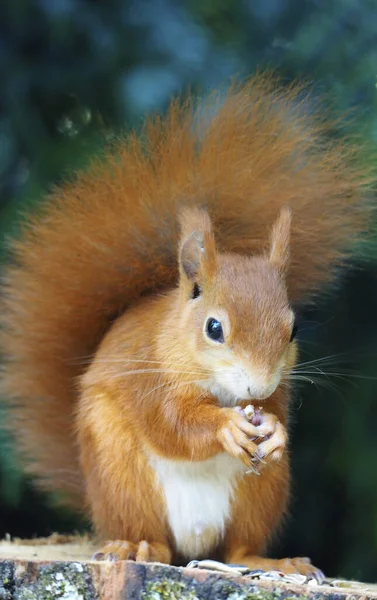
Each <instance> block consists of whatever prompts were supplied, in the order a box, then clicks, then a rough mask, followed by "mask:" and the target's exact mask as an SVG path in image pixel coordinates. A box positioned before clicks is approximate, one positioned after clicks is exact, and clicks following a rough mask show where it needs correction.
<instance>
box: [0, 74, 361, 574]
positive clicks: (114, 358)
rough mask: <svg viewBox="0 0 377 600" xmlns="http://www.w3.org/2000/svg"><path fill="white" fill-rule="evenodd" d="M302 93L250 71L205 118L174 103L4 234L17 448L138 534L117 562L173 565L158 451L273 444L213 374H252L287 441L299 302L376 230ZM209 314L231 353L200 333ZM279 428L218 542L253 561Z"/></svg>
mask: <svg viewBox="0 0 377 600" xmlns="http://www.w3.org/2000/svg"><path fill="white" fill-rule="evenodd" d="M300 93H301V91H300V90H296V89H294V88H291V89H289V90H283V89H280V88H279V87H278V86H277V84H274V83H273V82H271V81H270V80H269V79H268V78H263V77H257V78H255V79H254V80H252V81H251V82H250V83H249V84H247V85H246V86H240V87H238V88H237V87H234V88H232V89H231V90H230V92H229V93H228V95H227V97H226V98H223V99H222V101H221V102H217V101H216V100H215V99H212V100H210V101H209V102H208V103H207V112H206V111H205V110H204V111H201V112H200V113H199V112H197V111H196V110H195V107H194V104H193V103H190V102H188V103H187V104H186V105H185V106H183V107H181V106H179V105H178V103H172V106H171V108H170V110H169V112H168V115H167V116H166V117H165V118H163V119H155V120H150V121H148V122H147V124H146V126H145V131H144V134H143V135H142V136H141V137H140V139H137V138H136V137H132V136H131V137H130V139H129V140H122V141H121V142H120V143H119V144H118V145H117V147H116V148H115V151H114V152H111V153H109V154H108V156H107V157H106V159H105V160H102V161H96V162H95V163H94V164H93V165H92V167H91V168H90V169H89V170H88V171H87V172H86V173H82V174H81V175H79V176H78V177H77V179H76V180H75V181H73V182H68V183H66V184H65V185H63V186H62V187H61V188H59V189H57V190H55V191H54V192H53V193H52V194H51V197H50V201H49V202H48V203H47V204H46V205H45V206H44V207H43V208H42V209H41V211H40V213H39V214H38V215H37V216H36V217H35V218H33V219H32V220H30V222H29V223H27V224H26V225H25V227H24V232H23V237H22V239H21V241H14V242H13V243H12V249H13V253H14V257H15V260H14V262H13V264H11V265H10V266H9V267H8V268H7V271H6V273H5V278H4V286H3V290H4V298H3V301H2V323H3V332H2V339H1V344H2V348H3V350H4V353H5V357H6V358H7V359H8V360H7V363H6V366H5V370H4V374H3V392H4V394H5V395H6V396H8V397H9V398H10V399H11V403H10V415H11V419H12V427H13V428H14V432H15V435H16V437H17V441H18V444H19V447H20V450H21V452H22V454H23V455H24V456H25V457H26V458H27V464H28V469H29V471H30V472H31V473H32V474H33V475H34V476H35V477H36V479H37V480H38V481H39V483H40V484H41V485H43V486H44V487H46V488H48V489H50V490H61V491H63V492H64V493H65V494H66V495H67V501H70V502H72V503H73V504H74V505H75V506H77V507H83V506H84V505H86V506H87V507H88V509H89V511H90V514H91V516H92V520H93V522H94V525H95V527H96V530H97V532H98V533H99V534H100V535H101V536H102V537H104V538H110V539H123V540H127V542H129V544H131V545H129V546H127V545H126V546H125V547H124V548H125V549H124V552H125V554H127V553H128V552H131V554H132V552H135V553H138V552H139V554H140V556H145V555H146V552H147V551H146V550H145V548H144V547H143V548H144V550H143V551H141V550H139V551H137V550H136V548H137V547H138V546H137V544H139V542H141V541H142V540H144V539H145V540H146V541H147V542H148V543H150V544H152V545H151V546H150V550H148V552H149V553H150V555H151V556H154V557H155V558H156V557H157V558H158V557H160V558H161V557H163V559H164V560H168V559H169V560H170V558H171V555H173V556H175V557H176V558H177V556H178V555H179V550H178V549H177V547H176V542H175V541H174V539H173V534H172V531H171V528H170V526H169V524H168V522H167V516H166V510H165V509H166V507H165V501H164V497H163V493H162V488H161V486H159V485H158V484H157V483H156V480H155V474H154V472H153V468H152V467H151V464H150V461H149V458H148V457H149V454H150V453H153V455H155V456H156V457H160V458H161V459H163V458H168V459H173V460H176V461H183V460H186V461H194V462H195V461H198V462H200V461H205V460H208V459H210V458H211V457H214V456H217V455H219V453H222V452H224V451H226V452H227V453H229V454H231V455H232V456H234V457H237V458H238V459H240V460H241V461H243V462H245V463H246V464H250V457H251V456H252V455H253V454H254V453H255V452H256V451H258V448H267V446H263V444H266V443H267V442H263V441H262V442H261V441H260V440H254V441H252V440H250V436H251V430H252V428H253V426H252V425H251V424H250V423H247V421H246V419H245V418H244V417H241V416H240V415H238V414H236V413H235V411H234V410H233V408H231V407H230V406H223V407H221V406H219V402H220V401H219V399H218V397H217V396H216V394H217V392H214V391H213V390H214V389H215V388H213V386H212V384H211V385H209V383H208V381H209V377H210V375H209V374H211V377H212V376H213V373H214V372H215V371H216V369H217V370H219V369H220V370H221V371H222V372H224V373H226V372H227V369H229V364H231V365H233V362H232V361H235V364H236V363H237V368H238V370H239V373H241V371H242V372H243V371H245V372H247V377H249V379H250V381H251V383H252V385H253V386H255V389H254V387H253V388H252V389H253V394H254V395H253V396H252V397H253V398H257V397H260V398H261V401H263V402H264V407H265V408H264V411H265V414H266V415H270V416H271V419H272V417H273V419H272V420H270V421H269V422H270V423H274V425H273V427H274V428H275V427H276V423H280V425H279V427H280V429H279V431H280V438H281V439H284V440H285V435H286V434H285V429H284V428H285V426H286V421H287V406H288V395H289V394H288V391H287V388H282V387H281V386H280V385H278V383H276V382H278V379H279V378H281V377H283V378H284V369H285V370H287V369H289V368H290V367H291V366H292V365H293V364H294V361H295V355H296V349H295V344H290V343H289V338H290V333H291V330H292V322H293V321H292V319H293V315H292V311H291V308H290V303H297V302H299V301H304V300H306V299H307V298H309V297H310V295H311V294H313V293H314V292H316V291H317V290H319V289H321V288H322V286H323V285H324V284H325V283H327V282H329V281H331V280H332V279H333V276H334V273H335V271H334V270H335V269H336V268H337V267H338V266H339V265H341V264H343V262H344V259H345V258H346V257H347V255H348V252H349V249H350V241H355V240H358V239H359V238H360V236H361V234H362V233H363V231H364V229H365V228H366V225H367V222H368V217H369V208H368V206H367V203H366V202H365V201H364V196H365V191H364V187H365V183H366V181H367V179H368V174H367V172H366V171H365V170H362V169H360V168H359V167H358V166H357V161H356V157H354V156H353V153H352V151H351V150H350V149H349V148H350V147H349V146H348V145H347V144H345V143H343V142H337V143H328V142H325V141H324V139H323V133H324V132H325V131H326V127H327V124H326V123H323V122H322V120H321V117H320V116H312V115H311V116H307V115H305V114H304V112H303V110H302V107H301V106H300V103H299V96H300ZM205 115H207V116H205ZM285 206H287V207H289V208H290V212H289V211H287V210H285V211H284V210H283V211H282V209H283V208H284V207H285ZM183 207H186V210H184V211H183V212H182V208H183ZM203 207H204V208H205V210H202V208H203ZM281 211H282V212H281ZM280 212H281V216H280V218H279V220H278V221H276V218H277V217H278V215H279V213H280ZM290 214H291V215H292V224H290ZM275 221H276V222H275ZM274 222H275V226H274V228H273V231H272V234H271V238H270V248H268V235H269V232H270V228H271V226H272V224H273V223H274ZM212 224H213V227H214V231H215V235H214V234H213V232H212ZM180 230H181V232H182V235H181V240H180V242H179V232H180ZM216 245H217V249H216ZM178 248H179V252H178V260H177V249H178ZM250 256H251V257H252V258H250ZM178 277H180V285H179V286H178V287H177V288H176V287H175V286H176V282H177V279H178ZM193 284H196V285H197V286H198V289H200V293H201V296H200V298H199V301H197V300H195V299H190V294H192V290H193ZM161 294H162V295H161ZM141 296H148V298H143V299H141ZM120 315H121V316H120ZM118 317H119V318H118ZM208 317H215V318H216V319H217V320H219V321H221V323H222V324H223V328H224V335H225V337H226V343H225V344H224V347H221V348H220V347H219V346H218V345H216V344H217V342H213V341H210V340H208V336H207V338H206V337H205V335H206V334H205V332H204V331H203V327H204V323H205V322H206V319H207V318H208ZM114 319H115V323H114V324H112V321H113V320H114ZM106 332H107V333H106ZM137 361H138V362H137ZM88 365H89V368H87V367H88ZM141 370H143V372H141ZM138 371H139V372H138ZM216 372H217V371H216ZM80 377H81V379H80V380H79V378H80ZM198 377H199V379H200V378H202V379H204V380H206V383H205V385H204V384H203V385H202V384H200V383H199V384H198V381H197V379H198ZM232 377H234V374H232V373H228V379H229V381H230V383H229V381H228V383H227V384H226V385H228V387H229V386H232V385H233V384H234V380H232ZM240 377H241V376H240ZM207 379H208V381H207ZM241 379H242V377H241ZM211 381H212V380H211ZM232 381H233V383H232ZM275 383H276V385H278V387H277V389H276V391H273V390H274V389H275V388H274V386H275ZM207 384H208V385H207ZM213 385H215V384H213ZM216 385H217V383H216ZM221 385H222V384H221ZM221 385H220V387H221ZM224 385H225V384H224ZM234 385H235V384H234ZM237 385H238V384H237ZM239 385H240V386H241V385H246V384H245V382H243V383H242V381H241V380H240V383H239ZM203 386H204V387H203ZM206 386H207V387H206ZM211 386H212V387H211ZM225 387H226V386H225ZM216 389H217V388H216ZM224 389H225V388H224ZM248 389H251V388H250V387H248ZM267 392H268V393H267ZM219 393H220V392H219ZM224 393H225V392H224ZM245 393H246V392H245ZM221 394H222V392H221V393H220V396H221ZM266 394H267V395H268V396H269V398H268V399H266V400H263V398H265V396H266ZM224 397H226V394H225V396H224ZM224 402H225V404H226V402H227V401H226V400H224ZM249 402H250V400H247V398H245V397H241V398H240V399H239V402H238V403H239V404H240V405H242V406H245V405H246V404H248V403H249ZM266 423H267V421H266ZM262 427H263V425H262ZM259 431H261V430H260V429H259ZM271 433H274V436H273V437H272V438H271V439H272V440H273V442H271V443H270V446H271V448H270V450H268V452H267V450H266V452H267V456H266V460H267V462H268V463H269V464H267V465H266V466H265V467H264V469H263V472H262V475H261V476H260V477H257V476H254V477H253V476H245V477H243V478H241V479H237V484H235V485H236V491H235V493H234V500H233V501H232V506H231V515H230V517H229V520H228V521H227V524H226V528H225V532H224V535H223V537H222V538H221V540H217V541H216V543H215V542H213V543H212V542H211V544H210V545H211V553H212V554H213V555H216V556H221V557H222V558H226V559H228V560H230V559H231V560H235V559H236V558H237V561H240V560H241V558H242V562H246V563H247V562H248V563H249V564H250V565H253V567H254V566H255V564H256V563H255V555H257V554H260V553H262V552H263V551H264V550H265V545H266V541H267V540H268V538H269V536H270V534H271V532H272V531H273V530H274V529H275V526H276V525H277V524H278V522H279V521H280V518H281V516H282V515H283V513H284V511H285V508H286V502H287V497H288V489H289V469H288V458H287V454H286V451H285V448H284V444H285V441H284V442H281V445H280V446H279V445H278V437H279V436H278V434H277V429H271ZM280 438H279V439H280ZM275 440H276V447H275V446H274V444H275ZM274 458H275V459H276V460H274ZM277 458H279V459H280V460H277ZM82 474H84V480H83V477H82ZM250 499H251V501H250ZM212 533H213V532H212ZM212 533H211V532H210V531H208V532H207V533H206V534H205V535H208V536H211V535H212ZM215 538H216V536H215V537H214V538H213V539H214V540H215ZM208 539H209V538H208ZM211 539H212V538H211ZM216 539H217V538H216ZM208 543H209V542H208ZM130 548H132V549H133V550H132V551H131V550H130ZM148 552H147V553H148ZM305 564H306V563H305ZM289 568H293V567H292V565H291V564H290V565H288V566H287V569H288V570H289ZM305 568H309V567H303V570H304V571H305ZM310 568H312V567H310Z"/></svg>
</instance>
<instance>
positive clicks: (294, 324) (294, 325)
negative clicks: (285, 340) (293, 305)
mask: <svg viewBox="0 0 377 600" xmlns="http://www.w3.org/2000/svg"><path fill="white" fill-rule="evenodd" d="M297 330H298V327H297V323H296V321H295V322H294V323H293V327H292V333H291V339H290V340H289V343H291V342H293V340H294V339H295V337H296V335H297Z"/></svg>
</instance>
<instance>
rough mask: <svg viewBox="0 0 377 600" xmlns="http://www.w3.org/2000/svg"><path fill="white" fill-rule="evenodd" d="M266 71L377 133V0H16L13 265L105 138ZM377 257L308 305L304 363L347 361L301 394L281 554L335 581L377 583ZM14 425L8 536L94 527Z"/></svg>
mask: <svg viewBox="0 0 377 600" xmlns="http://www.w3.org/2000/svg"><path fill="white" fill-rule="evenodd" d="M264 67H269V68H271V67H272V68H274V69H276V70H278V72H279V73H280V74H281V75H282V77H283V79H284V81H286V82H287V83H288V82H289V81H290V80H292V79H293V78H296V77H305V79H306V80H309V81H310V82H312V84H313V87H314V93H316V94H317V93H328V92H329V93H330V94H331V97H332V99H333V101H334V105H335V108H336V110H337V111H339V112H341V111H344V110H347V109H349V108H352V109H353V115H354V116H353V127H355V122H356V123H357V130H358V133H359V134H360V136H361V137H364V138H365V139H368V141H371V142H372V143H374V144H376V137H377V113H376V106H377V89H376V81H377V2H376V0H337V1H335V0H334V1H332V0H248V1H246V0H245V1H242V0H233V1H232V0H191V1H187V2H179V1H178V0H149V1H147V0H133V1H129V0H106V1H102V2H100V1H96V0H91V1H90V0H29V1H26V0H3V1H2V2H1V4H0V78H1V79H0V81H1V87H0V228H1V233H2V239H3V242H2V245H1V248H2V258H3V260H5V258H6V240H7V237H8V236H9V235H10V234H11V233H13V232H14V231H16V230H17V219H18V215H19V213H20V211H22V210H24V209H25V208H29V207H32V206H33V205H34V204H36V203H37V202H38V201H39V200H40V199H41V198H42V197H43V195H44V193H45V192H46V190H48V189H49V188H50V186H51V185H52V184H54V183H57V182H59V180H61V178H63V177H64V176H65V174H67V173H68V172H70V171H71V170H72V169H75V168H77V167H81V166H83V165H85V163H86V161H87V160H88V159H89V158H90V156H92V155H93V153H95V152H97V150H98V149H99V148H100V147H101V145H102V144H103V142H104V140H106V139H108V138H110V137H111V136H112V135H114V133H115V134H117V133H119V132H120V131H122V130H124V129H128V128H129V127H136V128H137V127H139V125H140V123H141V122H142V119H143V117H144V116H145V114H146V113H148V112H150V111H152V110H154V109H156V108H157V109H160V110H164V109H165V107H166V104H167V102H168V101H169V99H170V98H171V96H172V95H174V94H177V93H180V92H182V91H184V90H185V89H186V87H187V86H188V85H189V84H190V86H191V89H193V90H201V93H204V92H205V91H206V90H208V89H212V88H214V87H217V86H219V85H222V84H224V83H226V82H227V81H228V80H229V78H230V77H231V76H234V75H236V76H239V77H241V76H242V77H244V76H246V75H248V74H251V73H254V72H255V70H256V69H261V68H264ZM368 254H369V256H368V258H369V261H368V264H367V266H366V268H364V269H363V270H356V271H355V272H354V273H352V274H351V275H349V276H348V278H347V279H345V280H344V282H343V283H342V285H341V286H340V287H339V289H338V291H337V293H336V294H335V295H333V296H332V297H331V298H330V299H327V300H326V301H323V302H322V303H321V304H319V305H318V306H316V307H314V308H313V309H311V310H310V311H306V313H304V314H303V315H302V316H303V325H302V327H301V333H300V338H301V341H302V356H303V360H308V359H313V358H318V357H323V356H333V355H335V357H334V358H333V359H329V361H328V362H327V363H326V364H327V366H325V367H324V370H325V371H326V374H324V375H321V373H318V375H317V376H316V381H315V383H314V384H306V385H305V386H302V387H301V388H300V389H298V390H297V394H296V398H295V400H294V402H293V407H292V409H293V410H292V413H293V423H294V428H293V432H292V459H293V470H294V481H295V483H294V490H293V495H292V516H291V518H290V519H289V520H288V522H287V524H286V527H285V529H284V532H283V534H282V535H281V536H280V538H279V541H278V542H277V543H276V545H275V548H274V552H275V553H278V554H279V555H283V554H290V555H310V556H311V557H312V559H313V561H314V562H315V563H316V564H317V565H318V566H320V567H321V568H322V569H324V570H326V571H327V572H328V573H329V574H331V575H334V576H335V575H343V576H348V577H354V578H363V579H366V580H377V560H376V556H377V435H376V418H375V413H376V411H377V402H376V399H377V398H376V397H377V380H376V378H375V377H376V365H377V354H376V351H377V316H376V298H377V280H376V270H377V262H376V259H377V256H376V252H375V251H374V250H373V246H372V245H371V247H370V250H369V251H368ZM330 372H331V373H333V375H329V374H328V373H330ZM20 376H22V374H20ZM0 407H1V405H0ZM0 410H1V408H0ZM2 416H3V415H2V414H1V415H0V417H2ZM0 436H1V437H0V452H1V455H0V536H2V535H4V534H5V533H6V532H9V533H11V534H12V535H19V536H32V535H46V534H49V533H50V532H52V531H56V530H57V531H62V532H68V531H71V530H72V529H73V528H76V527H79V523H78V521H77V519H74V518H73V517H72V516H71V515H69V514H68V513H67V512H62V511H57V510H54V509H53V508H52V507H51V506H50V505H49V502H48V499H47V498H45V497H42V496H40V495H38V494H37V493H36V492H35V491H33V490H32V487H31V486H30V484H29V483H28V482H26V481H25V479H24V478H23V476H22V475H21V473H20V471H19V469H18V468H17V466H16V463H15V460H14V458H13V456H12V452H11V449H10V444H9V440H7V439H6V436H5V434H4V433H1V434H0Z"/></svg>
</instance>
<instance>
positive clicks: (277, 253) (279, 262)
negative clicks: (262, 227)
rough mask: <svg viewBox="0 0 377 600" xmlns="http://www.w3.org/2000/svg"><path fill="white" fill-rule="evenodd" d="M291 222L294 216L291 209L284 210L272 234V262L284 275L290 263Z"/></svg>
mask: <svg viewBox="0 0 377 600" xmlns="http://www.w3.org/2000/svg"><path fill="white" fill-rule="evenodd" d="M291 221H292V214H291V211H290V209H289V208H282V209H281V212H280V215H279V217H278V218H277V220H276V221H275V223H274V226H273V228H272V232H271V238H270V244H271V245H270V262H271V263H272V264H274V265H275V266H276V267H277V268H278V269H279V271H281V272H282V273H285V271H286V270H287V268H288V263H289V243H290V237H291Z"/></svg>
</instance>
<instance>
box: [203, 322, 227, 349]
mask: <svg viewBox="0 0 377 600" xmlns="http://www.w3.org/2000/svg"><path fill="white" fill-rule="evenodd" d="M206 334H207V335H208V337H209V338H210V339H211V340H213V341H214V342H219V343H220V344H222V343H223V342H224V333H223V328H222V326H221V323H220V321H217V319H213V318H212V317H211V318H210V319H208V321H207V324H206Z"/></svg>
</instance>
